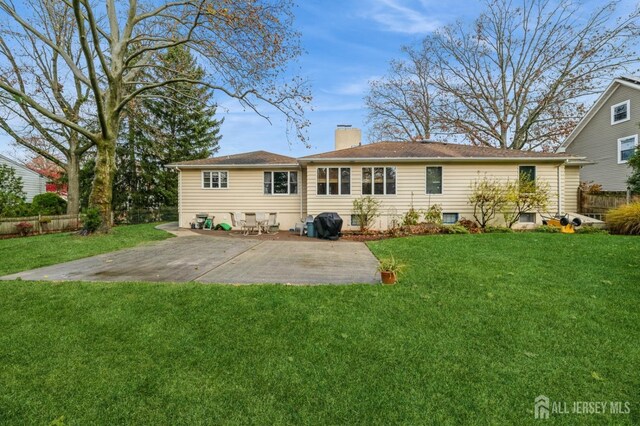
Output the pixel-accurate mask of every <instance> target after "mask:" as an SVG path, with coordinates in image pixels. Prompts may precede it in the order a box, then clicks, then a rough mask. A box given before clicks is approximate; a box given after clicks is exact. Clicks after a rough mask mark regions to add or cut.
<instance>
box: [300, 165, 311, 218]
mask: <svg viewBox="0 0 640 426" xmlns="http://www.w3.org/2000/svg"><path fill="white" fill-rule="evenodd" d="M298 170H299V171H300V173H299V175H300V191H298V192H299V194H300V221H302V220H303V219H304V218H303V217H302V214H303V211H304V206H303V197H302V191H305V193H306V190H307V185H306V183H307V182H306V179H304V178H303V176H302V165H300V164H298ZM302 182H304V183H305V186H304V188H303V187H302ZM308 196H309V195H308V194H307V197H308Z"/></svg>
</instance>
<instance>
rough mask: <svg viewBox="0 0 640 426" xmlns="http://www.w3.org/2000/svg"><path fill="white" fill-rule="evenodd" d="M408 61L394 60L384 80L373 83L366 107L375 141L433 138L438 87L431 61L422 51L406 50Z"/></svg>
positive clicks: (371, 136) (370, 83)
mask: <svg viewBox="0 0 640 426" xmlns="http://www.w3.org/2000/svg"><path fill="white" fill-rule="evenodd" d="M403 51H404V52H405V53H406V54H407V56H408V59H406V60H393V61H391V63H390V66H389V72H388V74H387V75H386V76H384V77H383V78H380V79H377V80H372V81H370V82H369V94H368V95H367V96H366V98H365V104H366V105H367V108H368V109H369V113H368V116H367V122H368V124H370V125H371V130H370V132H369V137H370V139H372V140H391V141H403V140H420V139H430V138H431V132H432V128H433V127H434V126H433V121H432V113H431V112H432V108H433V98H434V92H435V88H434V87H433V82H432V80H431V73H432V67H431V63H430V61H429V60H426V61H425V60H424V59H428V58H426V57H424V56H422V55H419V52H418V51H415V50H413V49H410V48H403Z"/></svg>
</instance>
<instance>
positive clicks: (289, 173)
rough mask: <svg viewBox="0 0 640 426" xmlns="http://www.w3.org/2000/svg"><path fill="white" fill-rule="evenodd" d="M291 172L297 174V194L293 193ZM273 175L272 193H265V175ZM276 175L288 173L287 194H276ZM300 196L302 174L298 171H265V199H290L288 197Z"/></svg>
mask: <svg viewBox="0 0 640 426" xmlns="http://www.w3.org/2000/svg"><path fill="white" fill-rule="evenodd" d="M291 172H293V173H296V174H297V176H296V187H297V188H298V192H297V193H296V194H292V193H291ZM265 173H271V193H270V194H265V193H264V174H265ZM274 173H286V174H287V193H286V194H276V193H275V192H274V190H275V188H276V185H275V180H274V179H273V174H274ZM299 194H300V173H299V172H298V171H297V170H263V173H262V195H264V196H265V197H288V196H291V195H293V196H298V195H299Z"/></svg>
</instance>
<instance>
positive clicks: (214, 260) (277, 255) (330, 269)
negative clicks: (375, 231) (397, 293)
mask: <svg viewBox="0 0 640 426" xmlns="http://www.w3.org/2000/svg"><path fill="white" fill-rule="evenodd" d="M168 228H170V227H163V229H167V230H171V231H174V233H175V234H176V235H178V238H171V239H169V240H165V241H161V242H158V243H152V244H147V245H143V246H139V247H135V248H131V249H125V250H120V251H116V252H113V253H107V254H103V255H99V256H93V257H89V258H86V259H79V260H74V261H72V262H67V263H62V264H59V265H53V266H47V267H44V268H38V269H34V270H31V271H25V272H20V273H17V274H13V275H9V276H5V277H2V278H0V279H4V280H7V279H16V278H20V279H23V280H45V281H148V282H190V281H196V282H201V283H221V284H250V283H275V284H350V283H369V284H374V283H378V282H379V279H378V273H377V271H376V267H377V265H378V261H377V259H376V258H375V256H373V254H371V252H370V251H369V249H368V248H367V246H366V245H365V244H363V243H358V242H342V241H340V242H333V241H318V242H317V243H314V244H310V243H309V242H307V241H305V239H301V240H300V241H278V240H259V239H253V238H243V237H237V238H233V237H232V238H230V237H216V236H203V235H197V234H195V233H192V232H190V231H188V230H184V231H183V230H176V229H168Z"/></svg>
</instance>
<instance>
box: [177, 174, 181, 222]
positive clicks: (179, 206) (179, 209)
mask: <svg viewBox="0 0 640 426" xmlns="http://www.w3.org/2000/svg"><path fill="white" fill-rule="evenodd" d="M176 170H177V171H178V228H180V227H181V226H180V223H181V222H182V170H180V167H176Z"/></svg>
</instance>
